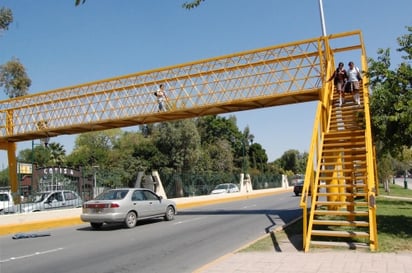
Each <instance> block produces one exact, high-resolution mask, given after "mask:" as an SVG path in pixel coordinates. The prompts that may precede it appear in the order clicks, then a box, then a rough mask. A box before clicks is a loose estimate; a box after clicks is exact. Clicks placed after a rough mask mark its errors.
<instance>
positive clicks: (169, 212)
mask: <svg viewBox="0 0 412 273" xmlns="http://www.w3.org/2000/svg"><path fill="white" fill-rule="evenodd" d="M174 218H175V209H174V208H173V207H172V206H168V207H167V209H166V214H165V220H166V221H171V220H173V219H174Z"/></svg>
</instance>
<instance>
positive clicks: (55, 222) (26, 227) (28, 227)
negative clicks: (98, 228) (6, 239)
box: [0, 216, 84, 235]
mask: <svg viewBox="0 0 412 273" xmlns="http://www.w3.org/2000/svg"><path fill="white" fill-rule="evenodd" d="M82 223H84V222H83V221H82V220H80V216H76V217H70V218H62V219H52V220H44V221H34V222H27V223H22V224H10V225H4V226H0V235H7V234H14V233H20V232H27V231H34V230H45V229H52V228H57V227H65V226H71V225H79V224H82Z"/></svg>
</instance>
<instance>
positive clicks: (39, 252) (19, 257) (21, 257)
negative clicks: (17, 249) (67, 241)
mask: <svg viewBox="0 0 412 273" xmlns="http://www.w3.org/2000/svg"><path fill="white" fill-rule="evenodd" d="M60 250H63V248H62V247H59V248H55V249H49V250H45V251H37V252H34V253H31V254H27V255H23V256H17V257H10V258H8V259H5V260H0V264H1V263H6V262H11V261H16V260H21V259H25V258H30V257H34V256H38V255H45V254H49V253H53V252H57V251H60Z"/></svg>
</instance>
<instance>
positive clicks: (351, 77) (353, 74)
mask: <svg viewBox="0 0 412 273" xmlns="http://www.w3.org/2000/svg"><path fill="white" fill-rule="evenodd" d="M348 65H349V70H348V71H347V75H348V82H347V85H348V86H347V88H348V90H350V92H352V94H353V100H354V101H355V103H357V104H358V105H360V104H361V102H360V95H359V89H360V81H361V80H362V75H361V73H360V71H359V68H358V67H356V66H355V64H354V63H353V62H349V64H348ZM345 90H346V87H345Z"/></svg>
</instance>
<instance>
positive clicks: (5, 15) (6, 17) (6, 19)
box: [0, 7, 13, 30]
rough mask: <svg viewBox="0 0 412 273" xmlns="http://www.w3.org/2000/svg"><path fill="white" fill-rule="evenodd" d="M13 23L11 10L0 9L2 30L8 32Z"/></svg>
mask: <svg viewBox="0 0 412 273" xmlns="http://www.w3.org/2000/svg"><path fill="white" fill-rule="evenodd" d="M11 23H13V12H12V11H11V9H9V8H6V7H2V8H0V30H8V29H9V25H10V24H11Z"/></svg>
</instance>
